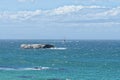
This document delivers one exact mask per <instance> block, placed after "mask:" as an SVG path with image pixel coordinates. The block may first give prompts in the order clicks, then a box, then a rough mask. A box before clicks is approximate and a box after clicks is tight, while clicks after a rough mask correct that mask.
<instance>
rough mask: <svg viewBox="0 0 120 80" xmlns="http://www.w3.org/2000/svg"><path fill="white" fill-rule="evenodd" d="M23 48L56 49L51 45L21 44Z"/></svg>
mask: <svg viewBox="0 0 120 80" xmlns="http://www.w3.org/2000/svg"><path fill="white" fill-rule="evenodd" d="M20 47H21V48H24V49H39V48H54V45H51V44H21V46H20Z"/></svg>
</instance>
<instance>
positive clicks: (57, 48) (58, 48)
mask: <svg viewBox="0 0 120 80" xmlns="http://www.w3.org/2000/svg"><path fill="white" fill-rule="evenodd" d="M50 49H52V50H66V49H67V48H64V47H55V48H50Z"/></svg>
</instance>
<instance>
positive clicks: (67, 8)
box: [52, 5, 103, 15]
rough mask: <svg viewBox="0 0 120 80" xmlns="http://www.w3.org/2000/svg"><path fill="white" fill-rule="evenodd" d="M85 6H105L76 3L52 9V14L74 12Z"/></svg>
mask: <svg viewBox="0 0 120 80" xmlns="http://www.w3.org/2000/svg"><path fill="white" fill-rule="evenodd" d="M84 8H103V7H100V6H75V5H71V6H63V7H59V8H56V9H54V10H52V14H55V15H60V14H69V13H72V12H77V11H79V10H81V9H84Z"/></svg>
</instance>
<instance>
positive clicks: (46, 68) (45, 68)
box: [0, 67, 50, 71]
mask: <svg viewBox="0 0 120 80" xmlns="http://www.w3.org/2000/svg"><path fill="white" fill-rule="evenodd" d="M48 69H50V67H33V68H5V67H1V68H0V70H28V71H29V70H48Z"/></svg>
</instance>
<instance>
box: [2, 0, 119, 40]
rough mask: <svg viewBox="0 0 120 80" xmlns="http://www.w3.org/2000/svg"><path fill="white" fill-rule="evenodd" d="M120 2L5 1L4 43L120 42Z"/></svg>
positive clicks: (79, 0) (98, 0) (3, 5)
mask: <svg viewBox="0 0 120 80" xmlns="http://www.w3.org/2000/svg"><path fill="white" fill-rule="evenodd" d="M119 4H120V0H69V1H68V0H1V1H0V39H64V38H66V39H116V40H118V39H120V5H119Z"/></svg>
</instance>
